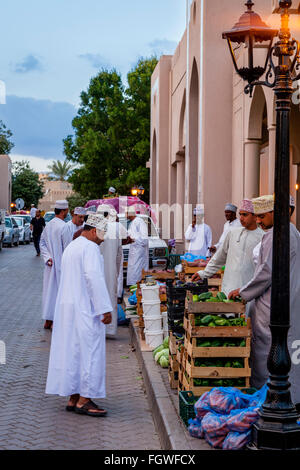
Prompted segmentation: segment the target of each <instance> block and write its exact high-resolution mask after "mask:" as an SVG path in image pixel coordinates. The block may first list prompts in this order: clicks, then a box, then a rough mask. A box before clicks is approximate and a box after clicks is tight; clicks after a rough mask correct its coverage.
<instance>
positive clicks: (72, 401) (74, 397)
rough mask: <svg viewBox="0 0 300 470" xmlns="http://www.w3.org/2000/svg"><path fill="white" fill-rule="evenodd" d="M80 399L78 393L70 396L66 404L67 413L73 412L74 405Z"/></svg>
mask: <svg viewBox="0 0 300 470" xmlns="http://www.w3.org/2000/svg"><path fill="white" fill-rule="evenodd" d="M79 398H80V395H79V393H76V394H75V395H71V396H70V400H69V401H68V404H67V406H66V410H67V411H75V405H76V403H77V402H78V400H79Z"/></svg>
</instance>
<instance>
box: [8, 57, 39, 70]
mask: <svg viewBox="0 0 300 470" xmlns="http://www.w3.org/2000/svg"><path fill="white" fill-rule="evenodd" d="M42 70H43V66H42V63H41V61H40V59H39V58H38V57H35V56H34V55H32V54H29V55H28V56H27V57H25V58H24V59H23V60H22V62H19V63H17V64H15V66H14V71H15V72H16V73H28V72H34V71H42Z"/></svg>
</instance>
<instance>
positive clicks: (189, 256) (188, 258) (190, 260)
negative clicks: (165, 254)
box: [180, 253, 206, 263]
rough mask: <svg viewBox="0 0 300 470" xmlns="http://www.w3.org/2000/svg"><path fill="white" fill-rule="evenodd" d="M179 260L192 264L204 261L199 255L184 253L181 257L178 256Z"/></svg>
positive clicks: (203, 257)
mask: <svg viewBox="0 0 300 470" xmlns="http://www.w3.org/2000/svg"><path fill="white" fill-rule="evenodd" d="M180 259H181V260H184V261H187V262H188V263H193V262H194V261H196V260H197V259H204V260H206V257H205V256H200V255H193V254H192V253H185V254H184V255H183V256H180Z"/></svg>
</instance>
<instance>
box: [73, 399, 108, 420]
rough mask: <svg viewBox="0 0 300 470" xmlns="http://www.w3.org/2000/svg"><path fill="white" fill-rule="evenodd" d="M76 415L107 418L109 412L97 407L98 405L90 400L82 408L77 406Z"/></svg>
mask: <svg viewBox="0 0 300 470" xmlns="http://www.w3.org/2000/svg"><path fill="white" fill-rule="evenodd" d="M90 410H95V411H90ZM96 410H97V411H96ZM75 413H78V414H81V415H88V416H97V417H100V416H105V415H106V414H107V411H106V410H103V409H101V408H99V407H98V406H97V405H96V403H94V402H93V401H92V400H89V401H87V402H86V403H85V404H84V405H83V406H81V407H78V406H77V405H76V406H75Z"/></svg>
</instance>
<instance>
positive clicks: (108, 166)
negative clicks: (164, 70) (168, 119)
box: [64, 58, 157, 199]
mask: <svg viewBox="0 0 300 470" xmlns="http://www.w3.org/2000/svg"><path fill="white" fill-rule="evenodd" d="M156 64H157V59H156V58H151V59H141V60H140V61H139V62H138V64H137V66H136V67H135V68H134V69H133V70H132V71H131V72H130V73H129V74H128V76H127V81H128V87H127V89H125V88H124V86H123V84H122V80H121V76H120V75H119V74H118V73H117V72H116V71H115V70H112V71H107V70H102V71H101V72H100V73H99V74H98V75H97V76H96V77H94V78H92V80H91V82H90V85H89V87H88V90H87V91H85V92H82V93H81V104H80V108H79V111H78V114H77V116H76V117H75V118H74V119H73V122H72V125H73V128H74V131H75V135H74V136H68V137H67V138H66V139H65V140H64V153H65V155H66V157H67V159H68V160H69V161H71V162H73V163H75V164H77V165H78V167H77V168H76V169H74V171H73V173H72V175H71V177H70V179H69V181H70V182H71V183H72V184H73V187H74V190H75V191H76V192H78V193H80V194H82V195H83V196H84V197H87V198H88V199H92V198H101V197H102V196H103V194H105V193H107V190H108V187H109V186H114V187H115V188H116V190H117V192H118V193H119V194H122V195H129V194H130V189H131V188H132V186H133V185H143V186H144V188H145V189H146V194H145V195H147V194H148V189H149V171H148V170H147V169H146V162H147V161H148V160H149V158H150V96H151V75H152V73H153V70H154V68H155V66H156Z"/></svg>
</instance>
